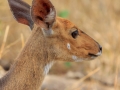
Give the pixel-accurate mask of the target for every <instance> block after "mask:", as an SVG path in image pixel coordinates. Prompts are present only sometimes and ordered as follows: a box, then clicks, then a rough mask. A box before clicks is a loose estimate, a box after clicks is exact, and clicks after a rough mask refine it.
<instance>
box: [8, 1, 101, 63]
mask: <svg viewBox="0 0 120 90" xmlns="http://www.w3.org/2000/svg"><path fill="white" fill-rule="evenodd" d="M8 1H9V4H10V7H11V10H12V12H13V15H14V17H15V18H16V20H17V21H18V22H19V23H22V24H25V25H28V26H29V27H30V28H31V30H32V31H34V30H36V29H37V30H40V31H41V36H42V37H41V36H38V38H42V40H45V41H44V42H45V43H47V47H45V48H46V50H47V49H48V50H49V52H50V53H51V56H54V59H55V60H63V61H77V62H78V61H84V60H91V59H94V58H96V57H98V56H99V55H101V53H102V47H101V46H100V45H99V44H98V43H97V42H96V41H95V40H94V39H92V38H91V37H90V36H88V35H87V34H86V33H84V32H83V31H82V30H81V29H79V28H78V27H77V26H76V25H75V24H73V23H72V22H71V21H69V20H67V19H64V18H60V17H57V16H56V10H55V8H54V6H53V5H52V3H51V2H50V0H33V2H32V6H31V7H30V6H29V5H28V4H27V3H25V2H23V1H22V0H8ZM41 49H42V48H41Z"/></svg>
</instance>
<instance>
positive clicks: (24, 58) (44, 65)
mask: <svg viewBox="0 0 120 90" xmlns="http://www.w3.org/2000/svg"><path fill="white" fill-rule="evenodd" d="M43 37H44V36H43V35H42V32H41V30H40V29H34V30H33V32H32V35H31V37H30V38H29V40H28V42H27V43H26V45H25V47H24V48H23V50H22V52H21V54H20V55H19V56H18V57H17V59H16V62H15V64H14V65H13V66H12V68H11V69H10V71H9V72H8V73H7V74H6V75H5V76H4V77H3V78H2V79H1V81H0V90H39V89H40V86H41V84H42V81H43V79H44V76H45V75H46V74H47V73H48V71H49V68H50V67H51V65H52V64H53V61H51V60H53V58H51V55H50V53H51V52H50V51H49V47H48V46H47V43H46V41H45V39H44V38H43ZM43 39H44V40H43ZM35 42H38V43H35Z"/></svg>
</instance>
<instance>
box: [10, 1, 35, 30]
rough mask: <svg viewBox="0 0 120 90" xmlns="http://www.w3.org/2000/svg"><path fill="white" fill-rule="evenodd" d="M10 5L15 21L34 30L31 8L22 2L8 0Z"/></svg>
mask: <svg viewBox="0 0 120 90" xmlns="http://www.w3.org/2000/svg"><path fill="white" fill-rule="evenodd" d="M8 3H9V5H10V9H11V11H12V13H13V15H14V17H15V19H16V20H17V21H18V22H19V23H22V24H25V25H28V26H29V27H30V28H31V29H32V28H33V24H34V23H33V21H32V18H31V15H30V6H29V5H28V4H27V3H25V2H23V1H22V0H8Z"/></svg>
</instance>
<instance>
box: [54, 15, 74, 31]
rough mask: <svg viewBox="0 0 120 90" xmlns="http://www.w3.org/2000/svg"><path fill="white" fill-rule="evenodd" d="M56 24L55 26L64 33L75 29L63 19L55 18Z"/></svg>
mask: <svg viewBox="0 0 120 90" xmlns="http://www.w3.org/2000/svg"><path fill="white" fill-rule="evenodd" d="M56 22H57V23H58V24H57V25H60V26H61V28H63V29H64V30H65V31H68V30H70V29H72V28H75V25H74V24H73V23H72V22H70V21H69V20H67V19H64V18H60V17H57V19H56Z"/></svg>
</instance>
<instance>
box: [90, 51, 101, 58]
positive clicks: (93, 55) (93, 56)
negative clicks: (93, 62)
mask: <svg viewBox="0 0 120 90" xmlns="http://www.w3.org/2000/svg"><path fill="white" fill-rule="evenodd" d="M101 54H102V51H100V52H98V53H97V54H92V53H89V54H88V55H89V56H90V57H92V58H96V57H98V56H100V55H101Z"/></svg>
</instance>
